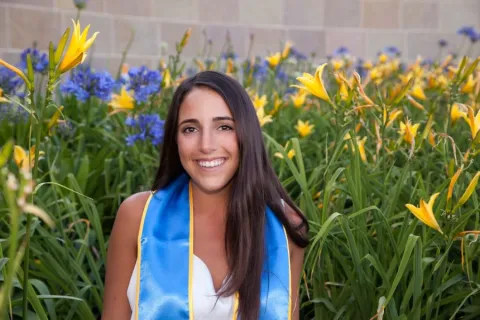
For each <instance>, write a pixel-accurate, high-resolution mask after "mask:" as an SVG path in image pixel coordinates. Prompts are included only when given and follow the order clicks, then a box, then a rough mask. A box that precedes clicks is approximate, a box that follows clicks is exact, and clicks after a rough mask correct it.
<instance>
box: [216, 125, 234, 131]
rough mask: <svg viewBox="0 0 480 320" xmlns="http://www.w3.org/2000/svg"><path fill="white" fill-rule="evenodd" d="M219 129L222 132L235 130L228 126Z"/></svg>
mask: <svg viewBox="0 0 480 320" xmlns="http://www.w3.org/2000/svg"><path fill="white" fill-rule="evenodd" d="M219 129H220V130H222V131H229V130H233V128H232V127H231V126H227V125H223V126H220V128H219Z"/></svg>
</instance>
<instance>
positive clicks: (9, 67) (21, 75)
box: [0, 59, 31, 89]
mask: <svg viewBox="0 0 480 320" xmlns="http://www.w3.org/2000/svg"><path fill="white" fill-rule="evenodd" d="M0 65H2V66H4V67H5V68H7V69H10V70H12V71H13V72H15V73H16V74H17V75H18V76H19V77H20V78H22V80H23V81H24V82H25V84H26V85H27V87H28V88H29V89H30V86H31V83H30V81H28V78H27V76H26V75H25V73H23V71H22V70H20V69H18V68H17V67H15V66H12V65H11V64H10V63H8V62H6V61H4V60H2V59H0Z"/></svg>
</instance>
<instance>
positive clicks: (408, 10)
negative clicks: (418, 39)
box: [402, 2, 438, 29]
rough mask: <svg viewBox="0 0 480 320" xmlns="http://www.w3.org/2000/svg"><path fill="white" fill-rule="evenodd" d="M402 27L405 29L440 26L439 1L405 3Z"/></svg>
mask: <svg viewBox="0 0 480 320" xmlns="http://www.w3.org/2000/svg"><path fill="white" fill-rule="evenodd" d="M402 27H403V28H405V29H421V28H424V29H436V28H438V3H428V2H425V3H423V2H422V3H414V2H411V3H405V4H404V5H403V17H402Z"/></svg>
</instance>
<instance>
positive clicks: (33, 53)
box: [20, 48, 48, 73]
mask: <svg viewBox="0 0 480 320" xmlns="http://www.w3.org/2000/svg"><path fill="white" fill-rule="evenodd" d="M28 54H30V57H31V58H32V66H33V70H34V71H35V72H40V73H43V72H45V71H46V70H47V68H48V57H47V54H46V53H41V52H40V51H38V50H37V49H32V48H28V49H25V50H23V52H22V54H21V55H20V67H21V68H22V69H24V70H25V69H27V55H28Z"/></svg>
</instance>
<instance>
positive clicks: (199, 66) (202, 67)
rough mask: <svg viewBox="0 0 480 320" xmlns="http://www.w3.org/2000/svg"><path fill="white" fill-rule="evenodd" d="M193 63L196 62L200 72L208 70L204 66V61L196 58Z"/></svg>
mask: <svg viewBox="0 0 480 320" xmlns="http://www.w3.org/2000/svg"><path fill="white" fill-rule="evenodd" d="M193 62H195V64H196V65H197V67H198V69H200V71H205V69H206V68H205V64H204V63H203V62H202V61H200V60H199V59H197V58H195V59H194V60H193Z"/></svg>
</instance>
